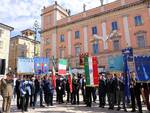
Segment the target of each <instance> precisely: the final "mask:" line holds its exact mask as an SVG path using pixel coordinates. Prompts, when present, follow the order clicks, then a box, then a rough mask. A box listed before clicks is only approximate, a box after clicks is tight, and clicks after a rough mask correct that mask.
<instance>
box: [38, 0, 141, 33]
mask: <svg viewBox="0 0 150 113" xmlns="http://www.w3.org/2000/svg"><path fill="white" fill-rule="evenodd" d="M142 3H144V1H143V0H140V1H137V2H134V3H131V4H126V5H122V6H119V7H116V8H113V9H110V10H106V11H104V12H100V13H97V14H94V15H90V16H88V17H85V18H81V19H78V20H75V21H73V22H66V23H64V24H62V25H57V26H54V27H51V28H48V29H44V30H42V31H41V32H40V33H44V32H47V31H50V30H53V29H57V28H60V27H64V26H66V25H71V24H74V23H77V22H81V21H85V20H89V19H91V18H94V17H98V16H102V15H106V14H109V13H112V12H114V11H120V10H123V9H127V8H129V7H133V6H137V5H140V4H142Z"/></svg>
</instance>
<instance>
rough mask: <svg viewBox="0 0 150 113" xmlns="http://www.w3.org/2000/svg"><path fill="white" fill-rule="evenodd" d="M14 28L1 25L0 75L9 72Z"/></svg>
mask: <svg viewBox="0 0 150 113" xmlns="http://www.w3.org/2000/svg"><path fill="white" fill-rule="evenodd" d="M13 29H14V28H13V27H10V26H8V25H5V24H2V23H0V75H4V74H5V73H6V72H7V71H8V59H9V56H8V55H9V41H10V35H11V31H12V30H13Z"/></svg>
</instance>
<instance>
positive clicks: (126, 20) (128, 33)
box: [123, 16, 131, 47]
mask: <svg viewBox="0 0 150 113" xmlns="http://www.w3.org/2000/svg"><path fill="white" fill-rule="evenodd" d="M123 26H124V33H125V41H126V44H127V46H128V47H131V40H130V32H129V25H128V16H124V17H123Z"/></svg>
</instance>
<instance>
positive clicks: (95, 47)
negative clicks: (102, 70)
mask: <svg viewBox="0 0 150 113" xmlns="http://www.w3.org/2000/svg"><path fill="white" fill-rule="evenodd" d="M92 46H93V54H98V43H97V42H96V43H93V45H92Z"/></svg>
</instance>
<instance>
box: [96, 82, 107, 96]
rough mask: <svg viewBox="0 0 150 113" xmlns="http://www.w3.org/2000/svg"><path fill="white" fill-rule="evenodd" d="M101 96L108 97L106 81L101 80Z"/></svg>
mask: <svg viewBox="0 0 150 113" xmlns="http://www.w3.org/2000/svg"><path fill="white" fill-rule="evenodd" d="M98 91H99V96H105V95H106V81H105V80H100V81H99V90H98Z"/></svg>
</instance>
